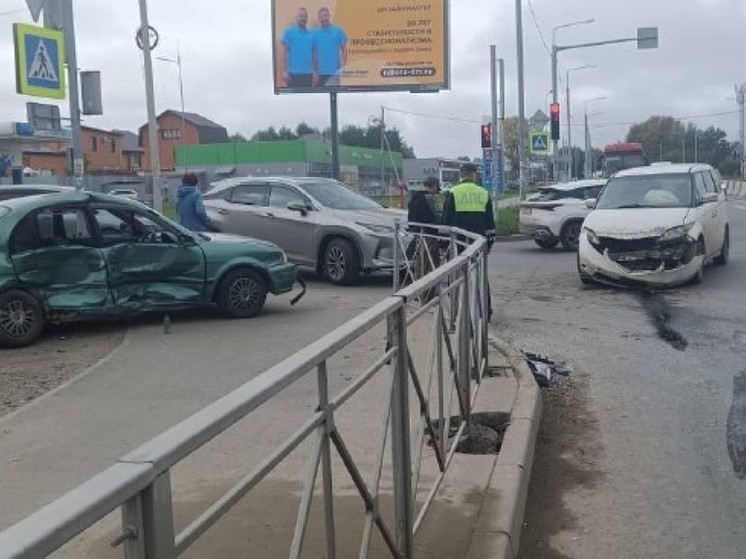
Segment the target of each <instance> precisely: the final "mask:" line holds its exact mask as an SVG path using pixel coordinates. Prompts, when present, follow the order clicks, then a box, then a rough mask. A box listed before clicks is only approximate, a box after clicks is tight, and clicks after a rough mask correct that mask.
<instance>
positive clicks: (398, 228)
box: [394, 219, 401, 293]
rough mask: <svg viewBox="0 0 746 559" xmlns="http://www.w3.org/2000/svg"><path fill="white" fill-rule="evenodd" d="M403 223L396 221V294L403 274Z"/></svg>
mask: <svg viewBox="0 0 746 559" xmlns="http://www.w3.org/2000/svg"><path fill="white" fill-rule="evenodd" d="M400 232H401V222H400V221H399V220H398V219H397V220H395V221H394V293H396V292H397V291H399V283H400V277H401V276H400V274H401V246H400V244H399V243H400V237H399V234H400Z"/></svg>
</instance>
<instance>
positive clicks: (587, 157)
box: [585, 97, 606, 179]
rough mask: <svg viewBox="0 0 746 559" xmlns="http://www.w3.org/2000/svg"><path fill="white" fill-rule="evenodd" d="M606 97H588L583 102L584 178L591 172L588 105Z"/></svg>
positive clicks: (591, 159)
mask: <svg viewBox="0 0 746 559" xmlns="http://www.w3.org/2000/svg"><path fill="white" fill-rule="evenodd" d="M605 99H606V97H594V98H593V99H588V100H587V101H586V102H585V178H587V179H588V178H590V177H591V175H592V174H593V166H592V161H593V155H592V154H591V133H590V128H589V127H588V105H589V104H590V103H594V102H596V101H603V100H605Z"/></svg>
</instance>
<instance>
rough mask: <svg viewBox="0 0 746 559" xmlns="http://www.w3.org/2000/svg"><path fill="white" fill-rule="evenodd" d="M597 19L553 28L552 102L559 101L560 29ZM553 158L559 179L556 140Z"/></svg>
mask: <svg viewBox="0 0 746 559" xmlns="http://www.w3.org/2000/svg"><path fill="white" fill-rule="evenodd" d="M595 21H596V20H595V19H594V18H591V19H584V20H581V21H572V22H570V23H565V24H563V25H558V26H557V27H554V28H553V29H552V103H557V102H558V101H559V91H558V90H557V87H558V86H557V81H558V78H557V54H558V53H559V51H560V49H559V47H558V46H557V31H559V30H560V29H567V28H568V27H575V26H576V25H586V24H589V23H593V22H595ZM553 158H554V169H553V171H552V175H553V176H554V179H555V180H557V179H558V178H559V176H558V173H557V170H558V168H559V166H558V164H557V163H558V161H557V142H556V141H555V142H554V147H553Z"/></svg>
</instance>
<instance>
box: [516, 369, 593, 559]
mask: <svg viewBox="0 0 746 559" xmlns="http://www.w3.org/2000/svg"><path fill="white" fill-rule="evenodd" d="M588 382H589V379H588V376H587V375H583V374H576V375H572V376H571V377H569V378H567V379H560V380H558V381H556V382H554V381H553V383H552V387H551V389H549V390H546V389H543V390H542V393H543V395H544V412H543V415H542V418H541V427H540V428H539V437H538V440H537V444H536V457H535V459H534V465H533V471H532V473H531V483H530V485H529V492H528V501H527V503H526V511H525V515H524V525H523V533H522V535H521V543H520V556H521V558H522V559H568V556H567V555H566V554H564V553H562V552H560V551H557V550H556V549H554V548H553V546H552V542H551V540H552V538H553V537H554V536H556V535H558V534H561V533H564V534H565V535H566V534H567V533H570V534H572V533H573V532H575V531H576V530H577V529H578V527H579V526H578V523H579V521H578V519H577V518H576V517H575V516H574V515H573V513H572V512H571V511H570V510H569V509H568V508H567V506H566V505H565V503H564V495H565V493H566V492H568V491H571V490H573V489H576V488H579V487H582V488H585V489H592V488H593V487H595V486H597V485H598V483H599V482H600V481H602V480H603V473H602V472H600V471H599V468H598V458H599V456H600V454H601V452H602V446H601V443H600V439H599V435H598V420H597V419H596V417H595V415H594V414H593V412H592V411H591V410H589V409H588V407H587V405H588Z"/></svg>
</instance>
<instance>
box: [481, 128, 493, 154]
mask: <svg viewBox="0 0 746 559" xmlns="http://www.w3.org/2000/svg"><path fill="white" fill-rule="evenodd" d="M482 147H483V148H491V147H492V125H491V124H483V125H482Z"/></svg>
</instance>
